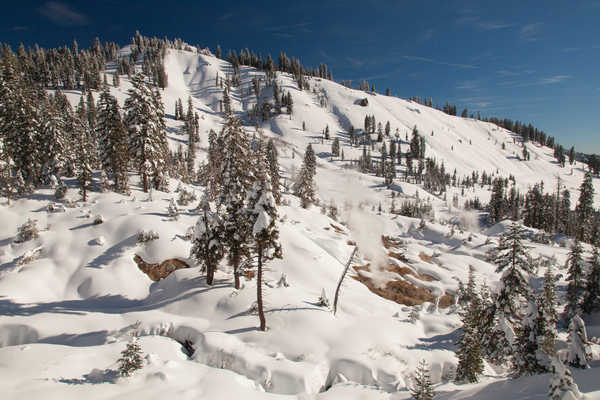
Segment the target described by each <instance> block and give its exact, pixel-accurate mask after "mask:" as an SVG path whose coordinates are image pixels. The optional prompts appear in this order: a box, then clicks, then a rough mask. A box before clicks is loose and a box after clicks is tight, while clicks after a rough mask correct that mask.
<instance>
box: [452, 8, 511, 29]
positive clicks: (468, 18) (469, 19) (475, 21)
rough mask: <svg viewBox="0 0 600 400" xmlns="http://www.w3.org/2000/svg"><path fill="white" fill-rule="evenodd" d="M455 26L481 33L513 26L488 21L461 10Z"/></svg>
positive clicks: (468, 11)
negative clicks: (465, 27) (469, 28)
mask: <svg viewBox="0 0 600 400" xmlns="http://www.w3.org/2000/svg"><path fill="white" fill-rule="evenodd" d="M454 22H455V24H456V25H460V26H467V27H471V28H474V29H477V30H481V31H495V30H499V29H507V28H511V27H512V26H513V24H509V23H506V22H500V21H490V20H485V19H482V18H481V17H480V16H479V15H477V14H475V13H474V12H473V11H472V10H463V11H462V13H461V16H460V17H458V18H457V19H456V20H455V21H454Z"/></svg>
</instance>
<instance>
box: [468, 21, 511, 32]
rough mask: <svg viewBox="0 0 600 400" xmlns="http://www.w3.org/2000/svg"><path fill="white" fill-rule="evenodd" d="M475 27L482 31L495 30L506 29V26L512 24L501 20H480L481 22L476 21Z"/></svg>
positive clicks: (508, 26)
mask: <svg viewBox="0 0 600 400" xmlns="http://www.w3.org/2000/svg"><path fill="white" fill-rule="evenodd" d="M475 26H476V27H477V28H479V29H481V30H484V31H495V30H498V29H506V28H510V27H512V26H513V25H512V24H506V23H503V22H493V21H482V22H478V23H477V24H476V25H475Z"/></svg>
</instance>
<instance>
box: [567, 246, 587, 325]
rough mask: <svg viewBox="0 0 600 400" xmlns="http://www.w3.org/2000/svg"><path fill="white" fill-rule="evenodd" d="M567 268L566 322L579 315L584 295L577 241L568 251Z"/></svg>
mask: <svg viewBox="0 0 600 400" xmlns="http://www.w3.org/2000/svg"><path fill="white" fill-rule="evenodd" d="M567 267H568V269H569V271H568V274H567V282H568V285H567V305H566V307H565V317H566V319H567V320H570V319H571V318H572V317H573V316H575V315H581V313H582V309H581V307H582V301H583V295H584V293H585V281H584V261H583V248H582V247H581V243H580V242H579V240H577V239H575V242H574V243H573V244H572V246H571V250H570V251H569V257H568V258H567Z"/></svg>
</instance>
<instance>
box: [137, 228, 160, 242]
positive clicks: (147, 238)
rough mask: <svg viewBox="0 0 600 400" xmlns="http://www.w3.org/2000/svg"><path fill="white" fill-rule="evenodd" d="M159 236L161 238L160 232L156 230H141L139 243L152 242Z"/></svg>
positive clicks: (138, 238)
mask: <svg viewBox="0 0 600 400" xmlns="http://www.w3.org/2000/svg"><path fill="white" fill-rule="evenodd" d="M158 238H159V235H158V232H156V231H154V230H149V231H141V232H140V233H138V237H137V242H138V243H148V242H151V241H153V240H156V239H158Z"/></svg>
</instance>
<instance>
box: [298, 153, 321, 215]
mask: <svg viewBox="0 0 600 400" xmlns="http://www.w3.org/2000/svg"><path fill="white" fill-rule="evenodd" d="M316 173H317V160H316V157H315V153H314V151H313V149H312V146H311V145H310V144H309V145H308V146H307V147H306V152H305V153H304V162H303V164H302V167H301V168H300V172H299V173H298V177H297V178H296V183H295V184H294V194H295V195H296V196H298V197H300V200H301V201H302V207H304V208H307V207H308V206H309V205H311V204H312V203H313V202H314V201H315V185H314V181H313V179H314V176H315V175H316Z"/></svg>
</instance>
